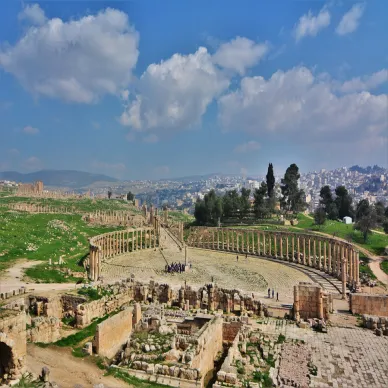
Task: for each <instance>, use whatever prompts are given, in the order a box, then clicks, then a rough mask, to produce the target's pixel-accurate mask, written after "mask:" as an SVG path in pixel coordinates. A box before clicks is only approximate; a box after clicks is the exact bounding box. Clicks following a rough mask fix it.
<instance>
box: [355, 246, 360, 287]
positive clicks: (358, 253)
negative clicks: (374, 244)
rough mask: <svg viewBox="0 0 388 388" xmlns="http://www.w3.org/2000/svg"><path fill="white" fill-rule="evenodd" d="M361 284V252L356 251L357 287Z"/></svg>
mask: <svg viewBox="0 0 388 388" xmlns="http://www.w3.org/2000/svg"><path fill="white" fill-rule="evenodd" d="M359 286H360V252H358V251H357V252H356V287H359Z"/></svg>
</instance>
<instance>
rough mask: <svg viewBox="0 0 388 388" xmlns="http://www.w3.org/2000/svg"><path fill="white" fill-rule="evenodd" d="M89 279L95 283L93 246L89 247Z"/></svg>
mask: <svg viewBox="0 0 388 388" xmlns="http://www.w3.org/2000/svg"><path fill="white" fill-rule="evenodd" d="M89 277H90V279H91V280H93V281H94V251H93V246H92V245H91V246H90V247H89Z"/></svg>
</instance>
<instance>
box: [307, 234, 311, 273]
mask: <svg viewBox="0 0 388 388" xmlns="http://www.w3.org/2000/svg"><path fill="white" fill-rule="evenodd" d="M308 244H309V245H308V247H309V257H308V266H309V267H311V239H310V237H309V242H308Z"/></svg>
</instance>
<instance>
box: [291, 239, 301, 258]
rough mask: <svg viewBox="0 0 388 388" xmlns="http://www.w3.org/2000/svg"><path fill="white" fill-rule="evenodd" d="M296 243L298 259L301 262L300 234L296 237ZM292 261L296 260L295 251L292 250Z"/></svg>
mask: <svg viewBox="0 0 388 388" xmlns="http://www.w3.org/2000/svg"><path fill="white" fill-rule="evenodd" d="M296 243H297V253H296V260H297V262H298V263H299V262H300V240H299V236H298V237H297V238H296ZM292 261H294V252H292Z"/></svg>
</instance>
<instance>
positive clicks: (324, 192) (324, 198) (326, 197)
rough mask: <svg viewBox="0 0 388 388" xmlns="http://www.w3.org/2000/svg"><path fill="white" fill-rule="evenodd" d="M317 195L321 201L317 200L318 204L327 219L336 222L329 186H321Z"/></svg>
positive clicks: (336, 216) (336, 214) (336, 212)
mask: <svg viewBox="0 0 388 388" xmlns="http://www.w3.org/2000/svg"><path fill="white" fill-rule="evenodd" d="M319 195H320V197H321V199H320V200H319V204H320V205H321V206H322V207H323V209H324V210H325V212H326V214H327V215H328V217H329V219H331V220H336V219H337V218H338V210H337V211H334V209H333V204H334V206H336V205H335V203H334V199H333V194H332V193H331V189H330V186H323V187H322V188H321V191H320V193H319ZM330 214H332V215H333V216H334V218H332V217H330Z"/></svg>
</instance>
